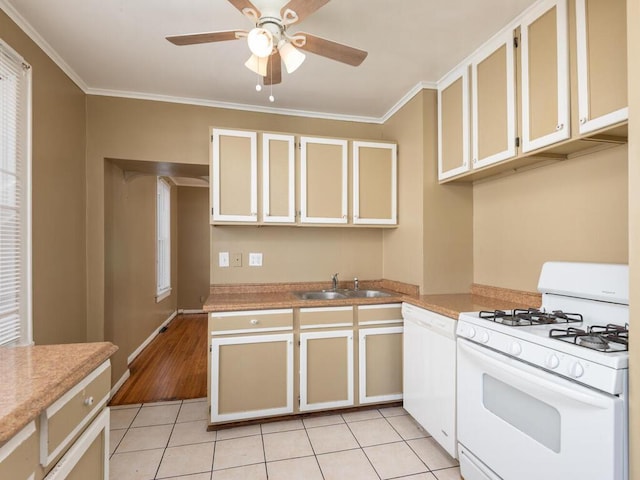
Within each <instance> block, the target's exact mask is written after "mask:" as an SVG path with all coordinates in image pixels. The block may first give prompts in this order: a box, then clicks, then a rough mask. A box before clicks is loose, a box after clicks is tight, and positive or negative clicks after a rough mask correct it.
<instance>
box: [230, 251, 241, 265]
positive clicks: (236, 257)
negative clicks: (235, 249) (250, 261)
mask: <svg viewBox="0 0 640 480" xmlns="http://www.w3.org/2000/svg"><path fill="white" fill-rule="evenodd" d="M231 266H232V267H241V266H242V254H241V253H232V254H231Z"/></svg>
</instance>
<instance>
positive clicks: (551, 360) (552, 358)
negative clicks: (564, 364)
mask: <svg viewBox="0 0 640 480" xmlns="http://www.w3.org/2000/svg"><path fill="white" fill-rule="evenodd" d="M546 363H547V367H549V368H558V365H560V359H559V358H558V356H557V355H556V354H555V353H552V354H551V355H549V356H548V357H547V362H546Z"/></svg>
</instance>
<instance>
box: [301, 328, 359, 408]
mask: <svg viewBox="0 0 640 480" xmlns="http://www.w3.org/2000/svg"><path fill="white" fill-rule="evenodd" d="M351 405H353V330H335V331H328V332H309V333H301V334H300V411H306V410H323V409H328V408H338V407H349V406H351Z"/></svg>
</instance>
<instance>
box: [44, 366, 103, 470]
mask: <svg viewBox="0 0 640 480" xmlns="http://www.w3.org/2000/svg"><path fill="white" fill-rule="evenodd" d="M110 388H111V368H110V364H109V361H108V360H107V361H106V362H104V363H103V364H102V365H101V366H99V367H98V368H96V369H95V370H94V371H93V372H92V373H90V374H89V375H88V376H87V377H86V378H85V379H83V380H82V381H81V382H80V383H78V384H77V385H76V386H75V387H73V388H72V389H71V390H69V391H68V392H67V393H65V394H64V395H63V396H62V397H60V398H59V399H58V400H57V401H56V402H55V403H53V405H51V406H50V407H49V408H47V409H46V410H45V411H44V412H42V414H41V416H40V426H41V430H40V463H41V464H42V465H43V466H44V467H47V466H48V465H49V464H50V463H51V462H52V461H53V460H54V459H56V458H57V457H58V456H59V455H60V453H62V452H64V451H65V450H66V449H67V448H68V446H69V444H70V443H71V441H72V440H74V438H76V437H77V435H78V434H79V433H81V432H82V430H83V429H84V428H85V427H86V426H87V425H88V423H89V422H90V420H91V419H92V418H93V417H95V415H96V414H97V413H98V412H99V411H100V410H102V409H103V408H104V406H105V405H106V403H107V399H108V398H109V389H110Z"/></svg>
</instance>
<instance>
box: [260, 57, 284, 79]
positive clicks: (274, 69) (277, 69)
mask: <svg viewBox="0 0 640 480" xmlns="http://www.w3.org/2000/svg"><path fill="white" fill-rule="evenodd" d="M280 82H282V58H281V57H280V52H278V51H277V50H276V51H275V52H274V53H273V54H271V56H270V57H269V60H268V61H267V74H266V75H265V76H264V77H263V79H262V83H264V84H265V85H277V84H278V83H280Z"/></svg>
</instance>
